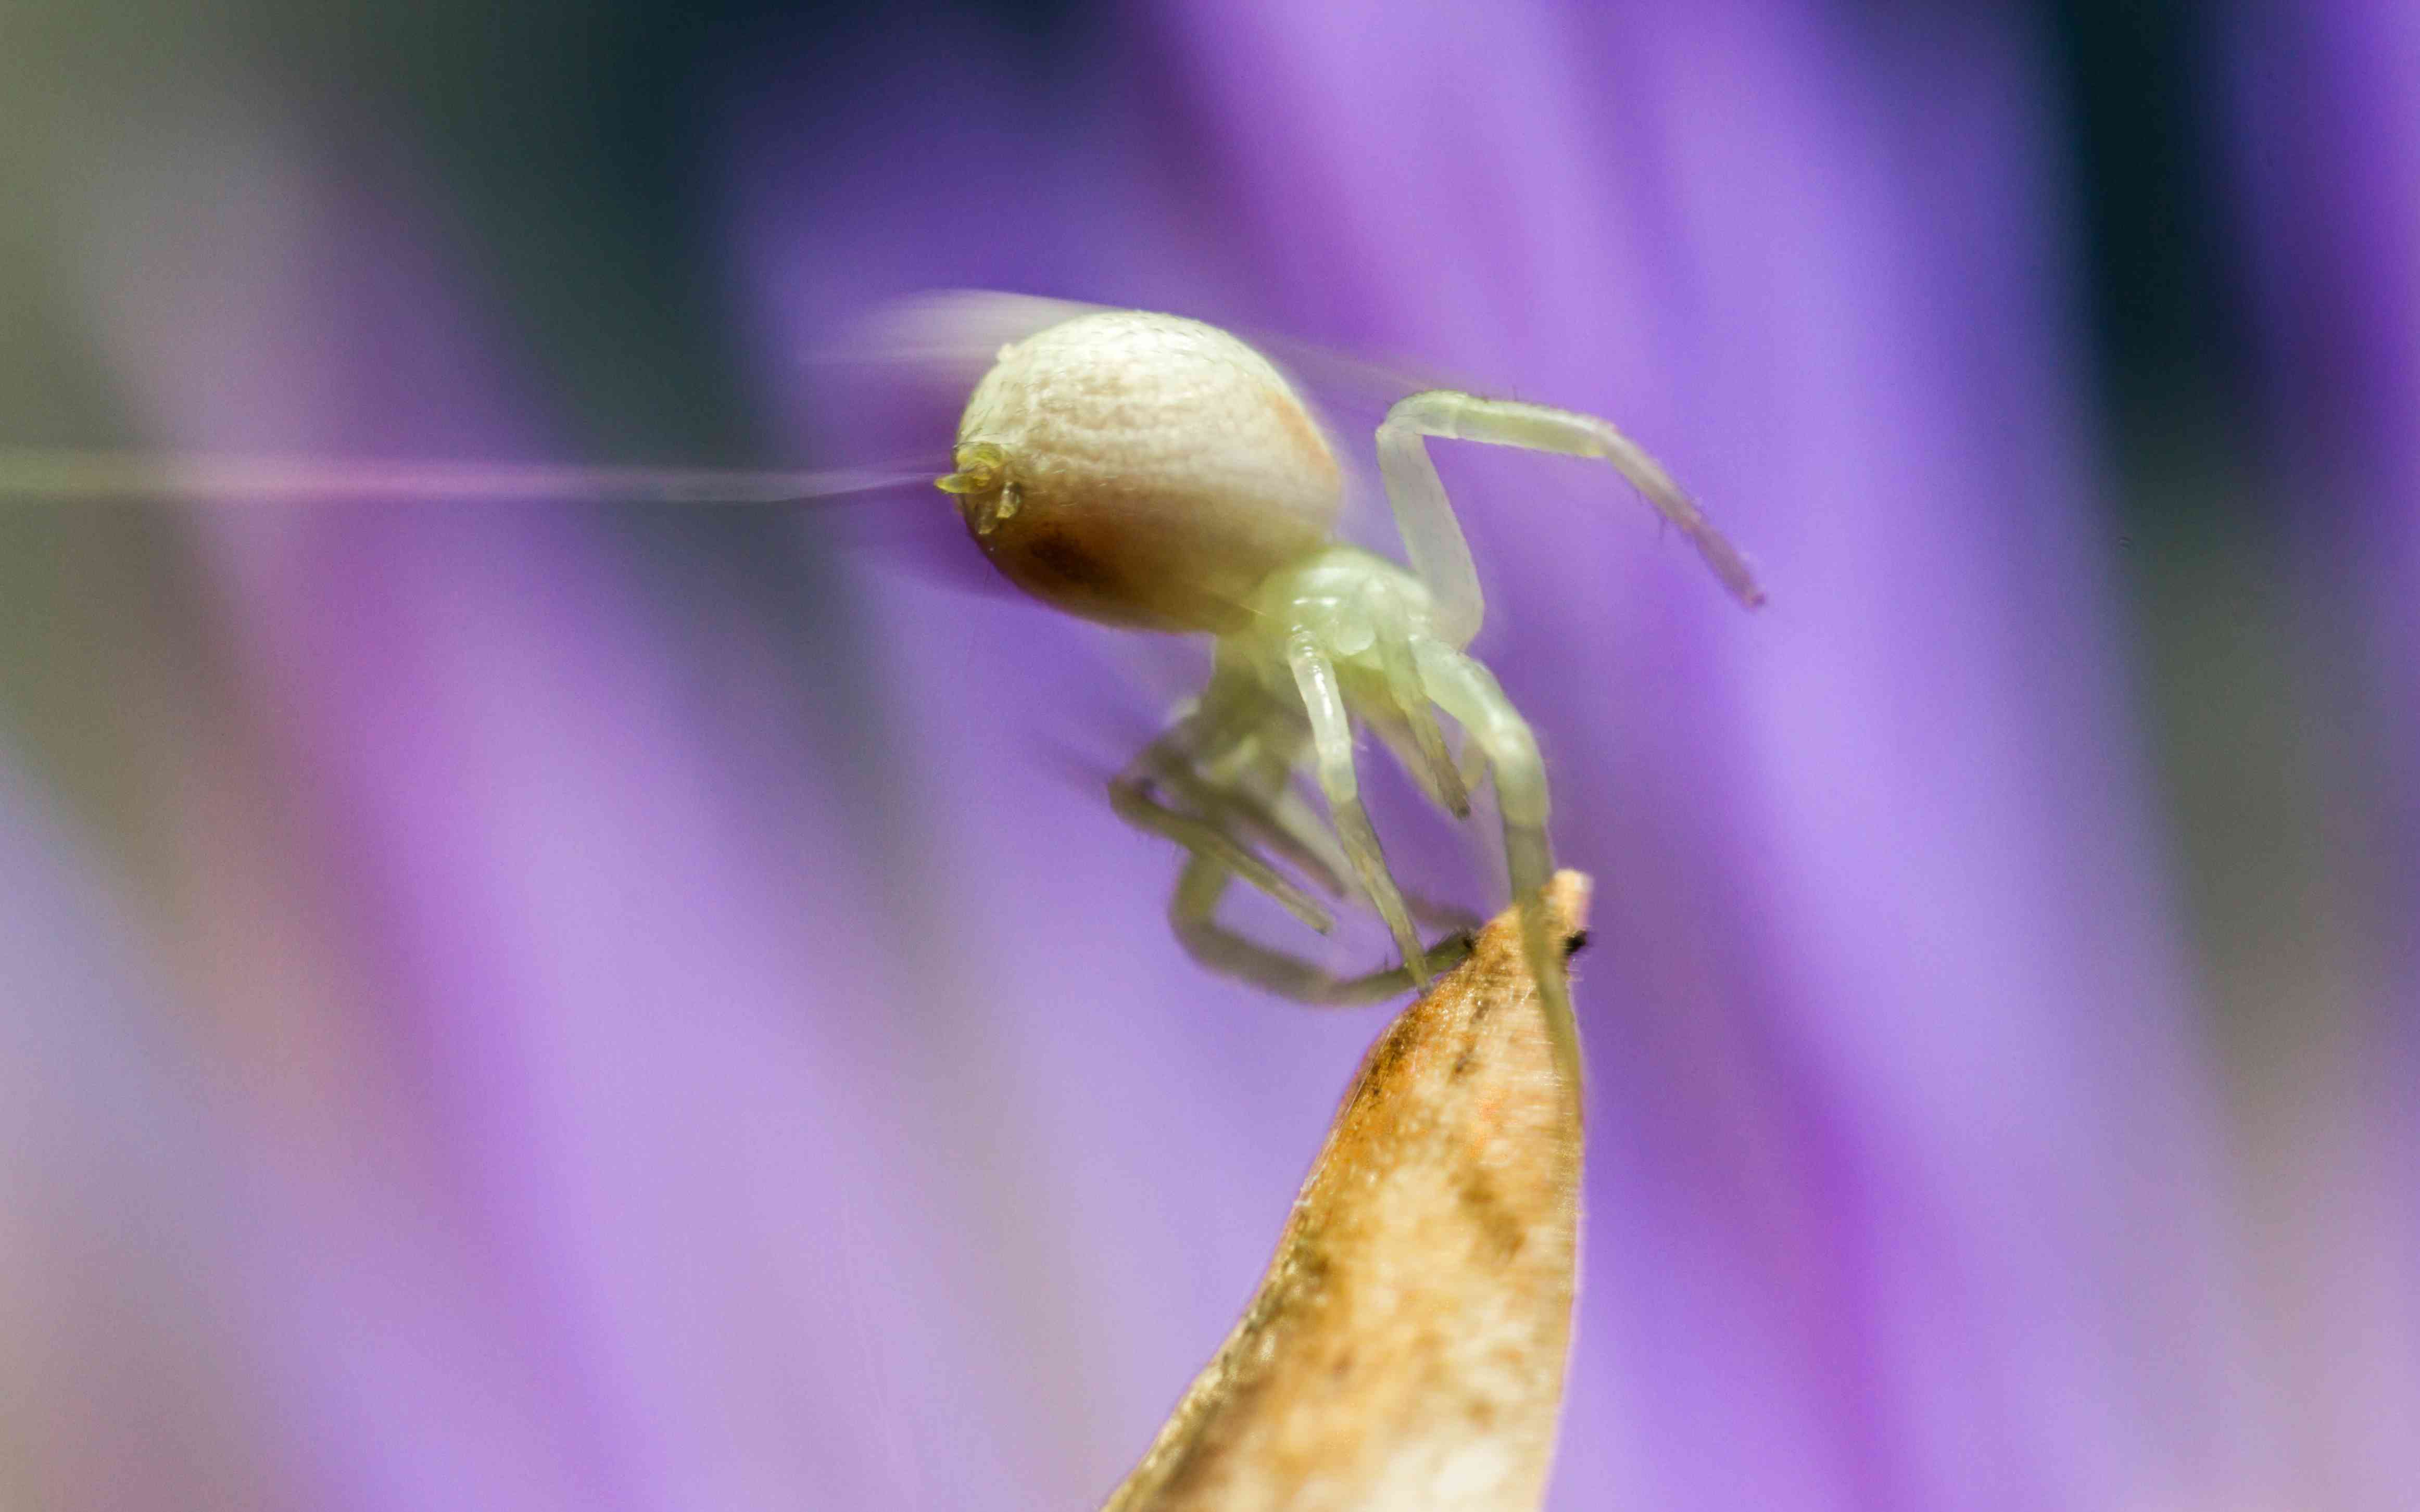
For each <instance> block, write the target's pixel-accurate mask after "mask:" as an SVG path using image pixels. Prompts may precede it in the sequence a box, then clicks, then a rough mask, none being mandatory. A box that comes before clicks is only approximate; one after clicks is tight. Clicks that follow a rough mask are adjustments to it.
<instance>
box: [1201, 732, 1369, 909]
mask: <svg viewBox="0 0 2420 1512" xmlns="http://www.w3.org/2000/svg"><path fill="white" fill-rule="evenodd" d="M1283 745H1284V748H1283V749H1279V750H1275V751H1273V750H1272V748H1271V738H1270V734H1269V732H1268V731H1267V729H1266V727H1265V726H1262V727H1259V728H1253V729H1246V730H1239V731H1237V732H1234V733H1231V734H1230V735H1229V736H1228V737H1227V738H1225V739H1224V740H1222V741H1221V742H1219V743H1218V744H1214V745H1205V746H1204V747H1203V748H1202V749H1200V750H1198V751H1196V752H1195V753H1194V755H1193V759H1192V760H1190V761H1186V762H1171V763H1169V764H1166V765H1164V766H1162V767H1161V768H1160V769H1159V770H1158V772H1157V774H1156V775H1157V777H1158V778H1159V779H1160V781H1161V782H1162V784H1163V785H1165V786H1166V788H1167V789H1168V791H1169V792H1170V794H1171V795H1174V796H1175V797H1176V798H1178V799H1179V800H1181V801H1182V802H1184V803H1186V804H1187V805H1189V806H1190V807H1191V808H1192V809H1193V810H1195V811H1196V812H1199V813H1202V814H1204V815H1206V816H1208V817H1209V819H1210V820H1211V822H1212V823H1214V824H1217V825H1221V826H1223V827H1225V828H1226V829H1227V830H1228V832H1229V833H1230V834H1236V835H1246V834H1249V835H1250V836H1252V837H1253V838H1255V839H1257V840H1258V841H1260V842H1261V843H1262V844H1263V845H1264V846H1266V847H1267V848H1268V849H1269V850H1270V851H1272V852H1274V853H1275V854H1276V855H1278V856H1281V857H1283V858H1284V859H1285V860H1286V861H1288V862H1289V863H1291V864H1292V865H1294V866H1295V867H1297V868H1299V869H1300V870H1301V871H1302V872H1304V873H1305V874H1306V875H1308V876H1309V877H1310V878H1311V882H1312V884H1313V885H1314V886H1316V887H1321V888H1323V889H1325V890H1326V892H1328V893H1329V894H1330V895H1332V896H1334V897H1338V898H1342V897H1343V896H1344V888H1345V881H1344V879H1345V876H1346V873H1347V870H1348V869H1349V868H1350V867H1351V865H1352V863H1351V862H1350V861H1348V860H1346V859H1345V856H1344V850H1343V847H1342V846H1341V845H1339V844H1338V843H1337V841H1336V836H1335V834H1334V833H1333V832H1332V831H1330V830H1329V829H1328V827H1327V826H1326V824H1325V823H1324V822H1323V821H1321V819H1320V818H1319V817H1318V815H1316V814H1314V813H1313V812H1311V808H1310V806H1309V805H1307V804H1305V803H1304V802H1303V801H1302V799H1301V798H1300V797H1299V796H1297V795H1295V792H1294V790H1293V789H1292V788H1291V787H1290V786H1289V785H1288V779H1289V777H1290V775H1291V774H1292V772H1293V770H1294V767H1295V762H1296V761H1297V760H1298V759H1299V747H1300V745H1301V741H1300V740H1299V739H1295V738H1288V739H1287V740H1286V741H1284V742H1283Z"/></svg>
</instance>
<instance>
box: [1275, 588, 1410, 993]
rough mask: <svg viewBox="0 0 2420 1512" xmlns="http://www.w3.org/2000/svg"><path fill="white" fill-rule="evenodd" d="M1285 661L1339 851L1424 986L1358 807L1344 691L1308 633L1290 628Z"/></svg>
mask: <svg viewBox="0 0 2420 1512" xmlns="http://www.w3.org/2000/svg"><path fill="white" fill-rule="evenodd" d="M1286 663H1287V665H1288V666H1290V667H1292V668H1293V669H1294V680H1295V687H1296V689H1298V690H1299V691H1300V692H1301V694H1302V702H1303V707H1304V708H1305V709H1307V710H1308V711H1310V714H1311V745H1312V748H1313V750H1314V752H1315V754H1316V758H1317V763H1318V769H1319V786H1320V791H1321V792H1322V793H1324V794H1326V796H1327V807H1328V809H1329V810H1330V812H1331V814H1332V815H1333V817H1334V819H1335V821H1336V835H1337V838H1338V839H1339V840H1341V841H1343V842H1344V854H1345V856H1347V857H1348V858H1349V859H1350V860H1351V861H1352V863H1353V870H1354V872H1355V873H1356V874H1357V876H1359V877H1360V879H1361V890H1362V891H1364V892H1366V893H1368V894H1369V895H1370V902H1371V903H1373V904H1374V905H1375V906H1376V908H1377V910H1378V917H1379V918H1383V919H1385V920H1386V921H1387V929H1388V933H1392V934H1393V935H1394V936H1395V946H1396V949H1399V950H1401V951H1402V952H1403V956H1404V967H1405V968H1406V969H1408V970H1409V971H1410V972H1411V974H1412V980H1413V981H1414V982H1415V983H1416V984H1418V985H1419V986H1422V987H1425V986H1427V985H1428V981H1429V968H1428V960H1427V955H1426V952H1424V951H1423V950H1422V949H1421V947H1420V936H1419V932H1418V931H1417V930H1415V929H1414V928H1413V927H1412V915H1411V911H1410V910H1409V909H1408V908H1406V907H1405V906H1404V895H1403V892H1402V890H1401V889H1399V888H1398V887H1396V886H1395V878H1394V875H1393V873H1391V872H1388V870H1387V857H1386V856H1385V854H1384V853H1383V852H1382V851H1380V849H1379V848H1378V832H1377V831H1376V830H1375V829H1373V828H1372V827H1371V825H1370V813H1369V810H1366V809H1364V808H1363V807H1362V806H1361V779H1360V775H1359V774H1358V773H1357V772H1356V771H1355V770H1354V766H1353V723H1352V717H1351V715H1350V713H1349V712H1348V711H1347V710H1346V708H1345V705H1344V692H1343V689H1342V687H1339V686H1338V685H1337V681H1336V665H1335V663H1333V662H1331V661H1330V660H1328V658H1327V656H1326V655H1325V654H1324V653H1322V652H1321V651H1320V649H1319V645H1318V642H1317V640H1315V639H1314V638H1313V637H1312V635H1311V632H1310V631H1308V630H1304V629H1297V630H1295V632H1294V634H1293V635H1292V636H1291V637H1289V638H1288V640H1287V641H1286Z"/></svg>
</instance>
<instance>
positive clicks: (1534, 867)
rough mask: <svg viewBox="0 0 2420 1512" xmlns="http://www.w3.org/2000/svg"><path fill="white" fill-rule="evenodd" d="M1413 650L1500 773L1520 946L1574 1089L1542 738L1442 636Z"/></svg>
mask: <svg viewBox="0 0 2420 1512" xmlns="http://www.w3.org/2000/svg"><path fill="white" fill-rule="evenodd" d="M1414 652H1415V654H1416V655H1417V656H1418V657H1419V668H1420V678H1421V681H1422V682H1423V683H1424V684H1425V685H1426V687H1427V688H1428V691H1429V696H1430V697H1431V698H1433V699H1435V700H1436V702H1437V704H1438V706H1439V707H1441V708H1443V709H1444V710H1445V711H1446V712H1447V713H1448V714H1450V715H1452V716H1453V717H1454V718H1455V719H1456V720H1458V721H1460V723H1461V724H1462V726H1463V728H1464V729H1466V730H1467V731H1469V732H1470V736H1471V738H1472V739H1473V740H1474V741H1476V742H1478V744H1479V748H1480V749H1481V750H1482V751H1483V752H1485V753H1486V756H1487V765H1488V769H1489V771H1490V772H1492V773H1493V774H1494V776H1495V779H1496V807H1497V810H1498V811H1499V812H1500V813H1501V814H1502V816H1503V820H1504V860H1505V867H1506V870H1508V871H1509V872H1511V873H1512V897H1513V900H1514V901H1515V902H1516V903H1519V904H1520V906H1521V944H1522V950H1523V953H1524V954H1525V955H1527V956H1528V962H1529V970H1530V973H1531V975H1533V976H1534V977H1536V978H1537V981H1538V996H1539V998H1540V1000H1541V1002H1542V1003H1543V1004H1544V1008H1545V1013H1546V1026H1547V1029H1548V1031H1549V1033H1550V1035H1551V1037H1552V1039H1553V1041H1554V1045H1555V1055H1556V1058H1557V1059H1558V1061H1559V1062H1560V1063H1561V1065H1562V1067H1563V1069H1564V1072H1565V1073H1566V1075H1567V1076H1568V1077H1569V1079H1570V1083H1571V1086H1572V1087H1573V1088H1575V1089H1576V1088H1578V1087H1579V1085H1580V1083H1579V1074H1580V1058H1579V1031H1578V1027H1577V1026H1576V1025H1575V1023H1574V1021H1573V1018H1572V998H1571V982H1570V980H1569V978H1568V977H1567V976H1566V974H1565V972H1564V969H1563V951H1562V949H1561V942H1560V941H1559V940H1557V939H1555V938H1554V934H1553V928H1554V926H1553V921H1552V920H1551V919H1550V918H1548V916H1547V913H1546V898H1545V887H1546V883H1547V882H1548V880H1549V879H1551V878H1552V877H1553V876H1554V874H1555V854H1554V847H1553V845H1552V844H1551V843H1550V842H1549V841H1548V840H1547V838H1546V766H1545V763H1544V761H1542V760H1540V759H1539V756H1538V741H1537V737H1536V736H1535V735H1533V734H1531V733H1530V732H1529V722H1528V720H1527V719H1524V718H1522V717H1521V715H1520V712H1519V711H1518V710H1516V709H1514V708H1513V707H1512V701H1511V700H1510V699H1507V698H1506V697H1505V696H1504V689H1503V688H1502V687H1498V686H1497V682H1496V677H1495V674H1494V673H1492V672H1490V671H1488V670H1487V669H1486V668H1484V667H1482V666H1481V665H1480V664H1479V663H1478V662H1476V661H1474V660H1472V659H1471V658H1470V657H1468V656H1464V655H1463V654H1462V653H1461V652H1459V651H1456V650H1454V649H1453V648H1452V647H1450V646H1448V645H1446V644H1445V643H1443V642H1442V641H1437V640H1422V641H1419V642H1417V643H1416V644H1415V646H1414Z"/></svg>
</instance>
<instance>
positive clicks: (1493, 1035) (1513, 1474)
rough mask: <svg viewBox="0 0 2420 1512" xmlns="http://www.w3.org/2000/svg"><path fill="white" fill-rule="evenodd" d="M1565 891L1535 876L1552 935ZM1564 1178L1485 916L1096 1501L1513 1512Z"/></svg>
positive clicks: (1553, 1397) (1557, 1303) (1167, 1507)
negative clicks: (1209, 1353)
mask: <svg viewBox="0 0 2420 1512" xmlns="http://www.w3.org/2000/svg"><path fill="white" fill-rule="evenodd" d="M1588 896H1589V884H1588V879H1587V878H1585V877H1583V876H1581V875H1579V874H1578V873H1577V872H1561V873H1559V874H1558V875H1557V876H1556V877H1555V879H1554V882H1553V884H1552V885H1551V886H1550V887H1548V889H1547V901H1548V904H1549V906H1550V907H1552V908H1553V909H1554V910H1555V914H1556V918H1555V925H1556V928H1557V930H1558V932H1559V933H1561V934H1562V935H1563V936H1565V937H1566V938H1569V937H1572V936H1574V935H1575V934H1577V933H1578V932H1579V930H1580V928H1581V926H1582V925H1583V924H1584V923H1585V922H1586V918H1587V912H1588ZM1579 1176H1580V1118H1579V1097H1578V1089H1577V1088H1573V1087H1568V1086H1565V1085H1563V1084H1562V1082H1561V1079H1560V1078H1559V1076H1558V1075H1557V1073H1556V1070H1555V1057H1554V1050H1553V1047H1552V1045H1551V1043H1550V1042H1549V1041H1548V1038H1547V1034H1546V1026H1545V1023H1544V1018H1543V1016H1542V1015H1541V1013H1540V1012H1539V1011H1538V1004H1537V988H1536V985H1535V983H1534V982H1533V981H1532V980H1530V977H1529V973H1528V968H1527V966H1526V965H1525V964H1523V959H1522V951H1521V931H1520V925H1519V922H1518V919H1517V918H1516V917H1515V916H1514V915H1512V914H1510V913H1508V914H1506V915H1504V916H1503V917H1501V918H1497V920H1496V921H1495V922H1494V923H1492V924H1490V925H1488V926H1487V928H1486V930H1485V931H1484V932H1483V933H1481V935H1480V937H1479V941H1478V944H1477V945H1476V947H1475V948H1474V949H1473V950H1472V952H1471V956H1470V959H1469V960H1468V961H1466V962H1465V963H1464V964H1462V965H1460V966H1458V967H1456V968H1455V969H1454V970H1453V971H1452V972H1451V973H1450V974H1449V975H1448V976H1446V977H1445V978H1443V979H1442V980H1439V981H1438V982H1437V984H1436V985H1435V987H1434V988H1432V989H1431V990H1430V991H1429V993H1428V994H1427V995H1425V996H1423V997H1421V998H1420V999H1419V1001H1418V1002H1416V1003H1414V1004H1413V1005H1412V1006H1411V1007H1410V1008H1408V1009H1405V1010H1404V1012H1403V1014H1402V1015H1401V1016H1400V1017H1398V1018H1397V1019H1396V1020H1395V1021H1394V1023H1393V1024H1391V1025H1389V1026H1388V1028H1387V1032H1386V1033H1385V1034H1384V1035H1382V1036H1381V1037H1380V1038H1379V1040H1378V1042H1377V1043H1376V1044H1375V1045H1373V1046H1372V1047H1371V1050H1370V1053H1369V1055H1368V1056H1367V1057H1364V1058H1363V1060H1362V1064H1361V1071H1360V1073H1359V1074H1358V1076H1357V1077H1356V1079H1355V1081H1354V1084H1353V1088H1352V1089H1351V1091H1349V1092H1348V1093H1347V1094H1346V1095H1345V1099H1344V1105H1343V1107H1342V1109H1341V1110H1340V1111H1339V1112H1338V1114H1337V1117H1336V1122H1335V1125H1334V1126H1333V1127H1332V1128H1331V1129H1330V1130H1329V1131H1328V1135H1327V1143H1326V1148H1325V1149H1322V1150H1321V1151H1320V1154H1319V1159H1318V1162H1317V1164H1315V1165H1313V1166H1312V1167H1311V1176H1310V1178H1309V1179H1308V1180H1305V1181H1304V1183H1303V1187H1302V1192H1301V1194H1300V1195H1299V1196H1297V1197H1296V1198H1295V1206H1294V1212H1293V1214H1292V1216H1291V1217H1289V1218H1288V1219H1287V1221H1286V1226H1285V1232H1284V1234H1283V1235H1282V1237H1281V1238H1280V1240H1279V1242H1278V1253H1277V1257H1276V1259H1274V1260H1273V1261H1271V1262H1270V1265H1269V1270H1268V1274H1267V1275H1266V1276H1265V1277H1264V1279H1263V1281H1262V1283H1261V1288H1260V1290H1259V1291H1258V1292H1257V1293H1256V1294H1255V1295H1254V1296H1253V1298H1252V1301H1251V1304H1250V1305H1249V1307H1248V1308H1246V1309H1245V1312H1244V1317H1243V1320H1242V1321H1241V1322H1239V1323H1237V1324H1236V1325H1235V1330H1234V1332H1233V1334H1231V1335H1228V1338H1227V1342H1226V1343H1225V1344H1224V1345H1223V1346H1221V1347H1220V1348H1219V1350H1218V1355H1217V1356H1216V1357H1215V1358H1214V1359H1212V1360H1211V1362H1210V1364H1209V1366H1208V1367H1207V1368H1206V1369H1204V1370H1203V1371H1202V1374H1201V1376H1200V1377H1199V1378H1197V1379H1196V1380H1195V1381H1194V1382H1193V1385H1192V1388H1191V1389H1190V1390H1188V1391H1187V1393H1186V1394H1185V1399H1184V1400H1183V1401H1182V1402H1180V1403H1178V1405H1177V1408H1176V1412H1175V1415H1174V1416H1172V1417H1171V1418H1170V1419H1169V1422H1168V1426H1167V1427H1164V1428H1162V1429H1161V1430H1160V1434H1159V1437H1158V1439H1157V1441H1156V1442H1155V1443H1153V1444H1152V1446H1151V1450H1150V1452H1149V1453H1148V1454H1146V1455H1145V1456H1144V1457H1143V1460H1142V1463H1141V1464H1140V1466H1138V1467H1137V1468H1136V1470H1135V1472H1134V1473H1133V1474H1132V1475H1129V1476H1128V1477H1127V1478H1126V1481H1125V1484H1124V1485H1123V1486H1121V1487H1119V1488H1118V1489H1117V1491H1116V1493H1115V1494H1113V1495H1112V1496H1111V1497H1110V1498H1109V1503H1108V1506H1107V1508H1106V1509H1105V1512H1344V1509H1347V1508H1350V1509H1354V1512H1395V1509H1403V1512H1410V1509H1414V1508H1417V1509H1419V1512H1535V1509H1536V1507H1537V1506H1538V1504H1539V1503H1540V1502H1541V1501H1542V1500H1543V1499H1544V1495H1545V1489H1546V1472H1547V1469H1548V1467H1549V1465H1550V1463H1551V1461H1552V1458H1553V1455H1554V1444H1555V1427H1556V1422H1557V1419H1558V1418H1559V1415H1560V1412H1561V1409H1562V1397H1563V1368H1564V1363H1565V1358H1566V1356H1567V1354H1568V1353H1569V1350H1570V1346H1571V1324H1572V1287H1573V1274H1574V1265H1575V1260H1576V1258H1577V1249H1578V1232H1577V1230H1578V1193H1579Z"/></svg>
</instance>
